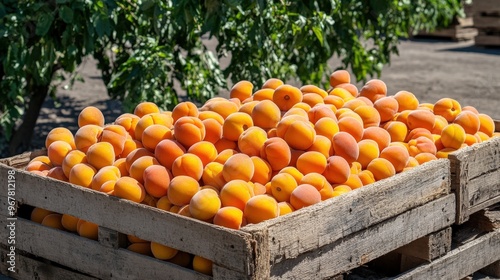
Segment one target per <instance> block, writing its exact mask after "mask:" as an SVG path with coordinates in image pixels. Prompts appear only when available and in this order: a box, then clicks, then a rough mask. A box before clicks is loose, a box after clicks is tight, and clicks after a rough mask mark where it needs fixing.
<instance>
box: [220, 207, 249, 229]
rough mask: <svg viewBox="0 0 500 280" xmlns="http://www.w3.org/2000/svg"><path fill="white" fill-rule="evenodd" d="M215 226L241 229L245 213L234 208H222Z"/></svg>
mask: <svg viewBox="0 0 500 280" xmlns="http://www.w3.org/2000/svg"><path fill="white" fill-rule="evenodd" d="M213 223H214V225H218V226H222V227H226V228H231V229H240V228H241V225H242V223H243V211H242V210H241V209H239V208H237V207H234V206H225V207H221V208H220V209H219V211H217V213H216V214H215V216H214V219H213Z"/></svg>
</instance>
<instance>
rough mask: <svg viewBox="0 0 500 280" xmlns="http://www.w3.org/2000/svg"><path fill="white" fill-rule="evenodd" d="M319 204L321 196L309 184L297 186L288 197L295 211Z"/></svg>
mask: <svg viewBox="0 0 500 280" xmlns="http://www.w3.org/2000/svg"><path fill="white" fill-rule="evenodd" d="M319 202H321V194H320V193H319V191H318V190H317V189H316V188H315V187H314V186H312V185H309V184H301V185H299V186H297V187H296V188H295V189H294V190H293V191H292V193H291V195H290V204H292V206H293V207H294V208H295V209H297V210H299V209H301V208H303V207H307V206H310V205H313V204H316V203H319Z"/></svg>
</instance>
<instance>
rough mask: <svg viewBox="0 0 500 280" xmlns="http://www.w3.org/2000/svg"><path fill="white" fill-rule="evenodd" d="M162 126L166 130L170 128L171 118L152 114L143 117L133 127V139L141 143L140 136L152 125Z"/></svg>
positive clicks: (160, 114)
mask: <svg viewBox="0 0 500 280" xmlns="http://www.w3.org/2000/svg"><path fill="white" fill-rule="evenodd" d="M155 124H156V125H162V126H165V127H166V128H168V129H171V128H172V124H173V119H172V117H171V116H168V115H166V114H162V113H152V114H147V115H145V116H143V117H142V118H141V119H140V120H139V121H138V122H137V125H136V127H135V131H134V134H135V139H136V140H139V141H141V142H142V136H143V133H144V131H145V130H146V128H148V127H149V126H152V125H155Z"/></svg>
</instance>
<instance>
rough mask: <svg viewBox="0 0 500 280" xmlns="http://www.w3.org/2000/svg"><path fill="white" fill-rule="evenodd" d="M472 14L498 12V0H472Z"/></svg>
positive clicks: (499, 8)
mask: <svg viewBox="0 0 500 280" xmlns="http://www.w3.org/2000/svg"><path fill="white" fill-rule="evenodd" d="M472 9H473V10H474V14H478V13H490V14H491V13H500V3H498V0H474V1H472Z"/></svg>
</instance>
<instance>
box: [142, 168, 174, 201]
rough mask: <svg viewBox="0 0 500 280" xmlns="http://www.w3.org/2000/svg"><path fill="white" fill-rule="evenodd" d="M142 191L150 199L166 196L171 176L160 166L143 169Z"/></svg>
mask: <svg viewBox="0 0 500 280" xmlns="http://www.w3.org/2000/svg"><path fill="white" fill-rule="evenodd" d="M143 177H144V189H145V190H146V192H147V193H148V194H149V195H151V196H152V197H155V198H159V197H164V196H166V195H167V191H168V186H169V185H170V180H171V179H172V174H171V173H170V172H169V171H168V170H167V169H166V168H165V167H164V166H161V165H151V166H148V167H147V168H146V169H144V175H143Z"/></svg>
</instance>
